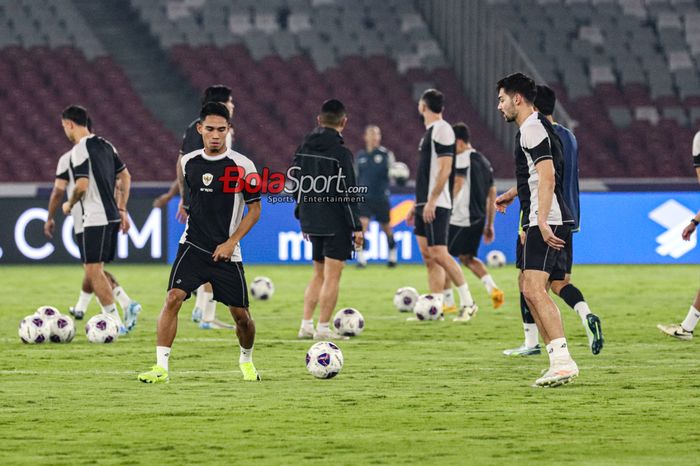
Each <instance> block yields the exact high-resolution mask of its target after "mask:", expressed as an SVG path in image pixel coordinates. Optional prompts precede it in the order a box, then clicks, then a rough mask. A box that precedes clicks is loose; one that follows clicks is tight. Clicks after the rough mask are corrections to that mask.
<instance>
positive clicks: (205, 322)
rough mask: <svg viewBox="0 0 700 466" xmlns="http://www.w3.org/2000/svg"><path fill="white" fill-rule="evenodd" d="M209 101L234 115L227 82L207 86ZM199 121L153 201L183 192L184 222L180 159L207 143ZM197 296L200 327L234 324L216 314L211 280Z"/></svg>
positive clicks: (229, 141) (183, 201) (195, 317)
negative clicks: (167, 187)
mask: <svg viewBox="0 0 700 466" xmlns="http://www.w3.org/2000/svg"><path fill="white" fill-rule="evenodd" d="M207 102H220V103H222V104H224V105H225V106H226V108H227V109H228V111H229V114H230V115H231V117H233V110H234V104H233V98H232V97H231V88H229V87H227V86H224V85H223V84H214V85H212V86H209V87H208V88H206V89H205V90H204V94H203V95H202V105H204V104H206V103H207ZM198 123H199V117H197V118H195V119H194V120H193V121H192V122H191V123H190V124H189V126H187V129H186V130H185V133H184V134H183V136H182V144H181V146H180V155H179V156H178V158H177V164H176V168H175V173H176V179H175V181H173V183H172V185H171V186H170V190H169V191H168V192H167V193H165V194H162V195H161V196H159V197H158V198H157V199H156V200H155V201H154V202H153V206H154V207H158V208H163V207H165V206H166V205H167V204H168V202H169V201H170V199H172V198H173V197H174V196H175V194H180V202H179V204H178V210H177V218H178V220H180V221H181V222H184V221H185V219H186V218H187V210H188V209H189V199H188V197H187V195H188V192H187V190H185V189H180V186H181V185H182V168H181V161H182V156H183V155H185V154H189V153H190V152H192V151H195V150H198V149H202V148H203V147H204V145H203V143H202V136H201V135H200V134H199V131H197V124H198ZM226 147H228V148H233V128H231V130H230V131H229V132H228V135H227V136H226ZM196 296H197V299H196V300H195V305H194V309H192V321H193V322H199V328H200V329H202V330H209V329H221V328H224V329H231V328H233V327H232V326H231V325H229V324H226V323H224V322H222V321H220V320H219V319H217V318H216V301H214V294H213V293H212V288H211V285H210V284H209V283H205V284H203V285H202V286H201V287H200V288H199V289H198V290H197V292H196Z"/></svg>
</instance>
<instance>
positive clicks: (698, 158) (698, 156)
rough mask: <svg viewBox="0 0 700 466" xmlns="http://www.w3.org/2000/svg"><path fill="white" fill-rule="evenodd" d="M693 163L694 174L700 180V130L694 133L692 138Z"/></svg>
mask: <svg viewBox="0 0 700 466" xmlns="http://www.w3.org/2000/svg"><path fill="white" fill-rule="evenodd" d="M693 165H694V166H695V175H697V177H698V182H700V131H698V132H697V133H695V137H694V138H693Z"/></svg>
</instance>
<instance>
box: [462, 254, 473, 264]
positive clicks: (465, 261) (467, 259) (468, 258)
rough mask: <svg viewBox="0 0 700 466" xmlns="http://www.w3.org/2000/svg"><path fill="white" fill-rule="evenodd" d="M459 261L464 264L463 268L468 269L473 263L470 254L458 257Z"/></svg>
mask: <svg viewBox="0 0 700 466" xmlns="http://www.w3.org/2000/svg"><path fill="white" fill-rule="evenodd" d="M459 260H460V261H461V262H462V264H464V265H465V266H467V267H469V266H470V265H472V264H473V263H474V256H472V255H471V254H462V255H461V256H459Z"/></svg>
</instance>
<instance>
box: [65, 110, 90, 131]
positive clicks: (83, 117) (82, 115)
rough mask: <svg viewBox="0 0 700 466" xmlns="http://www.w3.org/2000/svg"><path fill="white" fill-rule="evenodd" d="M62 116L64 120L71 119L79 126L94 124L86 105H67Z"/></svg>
mask: <svg viewBox="0 0 700 466" xmlns="http://www.w3.org/2000/svg"><path fill="white" fill-rule="evenodd" d="M61 118H62V119H63V120H70V121H72V122H73V123H75V124H76V125H79V126H88V124H90V125H92V122H91V121H90V116H89V115H88V112H87V110H85V107H81V106H80V105H69V106H68V107H66V108H65V109H64V110H63V112H62V113H61Z"/></svg>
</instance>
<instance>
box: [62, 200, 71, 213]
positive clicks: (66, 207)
mask: <svg viewBox="0 0 700 466" xmlns="http://www.w3.org/2000/svg"><path fill="white" fill-rule="evenodd" d="M61 210H63V214H64V215H70V202H68V201H66V202H64V203H63V205H61Z"/></svg>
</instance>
